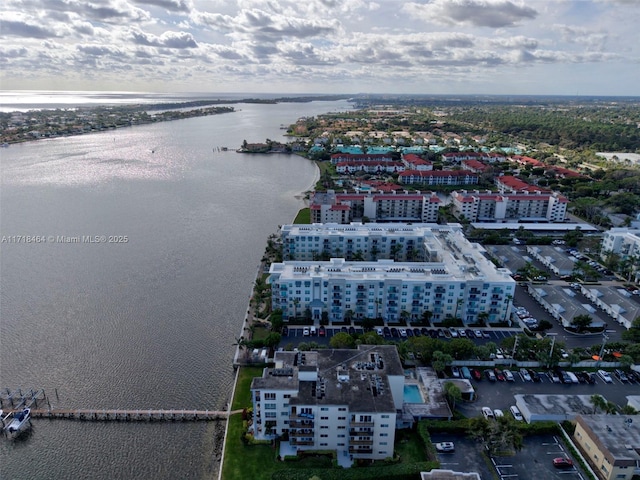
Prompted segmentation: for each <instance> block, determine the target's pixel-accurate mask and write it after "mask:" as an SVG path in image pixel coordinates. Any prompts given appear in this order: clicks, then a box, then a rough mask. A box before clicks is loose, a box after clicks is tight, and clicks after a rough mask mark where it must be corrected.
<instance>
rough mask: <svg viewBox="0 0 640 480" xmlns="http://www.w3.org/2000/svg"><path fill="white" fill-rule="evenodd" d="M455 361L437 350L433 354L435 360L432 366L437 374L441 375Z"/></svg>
mask: <svg viewBox="0 0 640 480" xmlns="http://www.w3.org/2000/svg"><path fill="white" fill-rule="evenodd" d="M452 361H453V358H452V357H451V355H449V354H447V353H444V352H441V351H440V350H437V351H435V352H433V360H432V361H431V365H432V366H433V369H434V370H435V371H436V373H438V374H440V373H442V372H444V369H445V368H446V367H447V365H449V364H450V363H451V362H452Z"/></svg>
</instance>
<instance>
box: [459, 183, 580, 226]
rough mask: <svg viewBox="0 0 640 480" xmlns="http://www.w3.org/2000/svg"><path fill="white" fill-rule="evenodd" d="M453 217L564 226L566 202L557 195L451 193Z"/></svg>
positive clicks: (476, 220)
mask: <svg viewBox="0 0 640 480" xmlns="http://www.w3.org/2000/svg"><path fill="white" fill-rule="evenodd" d="M451 203H452V205H453V211H454V213H455V214H456V215H464V217H465V218H466V219H467V220H469V221H471V222H500V223H502V222H513V221H527V222H554V223H555V222H564V219H565V217H566V214H567V205H568V203H569V201H568V200H567V198H566V197H564V196H562V195H559V194H557V193H539V192H535V193H529V192H524V193H519V194H514V193H511V194H498V193H493V192H490V191H487V192H480V191H478V190H475V191H473V192H468V191H466V192H453V193H452V194H451Z"/></svg>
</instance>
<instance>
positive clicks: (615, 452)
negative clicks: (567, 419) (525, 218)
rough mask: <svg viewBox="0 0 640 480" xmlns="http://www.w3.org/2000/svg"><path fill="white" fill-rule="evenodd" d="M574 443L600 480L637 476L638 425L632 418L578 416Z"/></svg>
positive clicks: (639, 458) (639, 463) (639, 471)
mask: <svg viewBox="0 0 640 480" xmlns="http://www.w3.org/2000/svg"><path fill="white" fill-rule="evenodd" d="M573 441H574V442H575V444H576V445H577V446H578V447H579V448H580V451H581V453H582V454H583V456H584V457H585V458H586V460H587V461H588V462H589V464H590V466H591V467H592V469H593V471H594V472H596V474H597V475H598V477H599V478H601V479H602V480H613V479H616V480H618V479H619V480H631V479H632V478H633V476H634V475H640V421H639V418H638V417H637V416H635V415H579V416H578V417H576V430H575V432H574V434H573Z"/></svg>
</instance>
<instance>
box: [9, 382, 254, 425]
mask: <svg viewBox="0 0 640 480" xmlns="http://www.w3.org/2000/svg"><path fill="white" fill-rule="evenodd" d="M57 396H58V392H57V390H56V398H57ZM0 407H4V412H3V416H2V418H1V419H0V420H1V421H2V425H3V426H4V424H6V423H7V420H9V419H10V418H11V417H12V416H13V414H14V413H16V412H19V411H21V410H22V409H23V408H25V407H29V408H30V409H31V418H48V419H52V420H53V419H66V420H85V421H117V422H167V421H169V422H197V421H216V420H225V419H227V417H228V416H229V415H232V414H234V413H240V412H242V410H235V411H228V410H187V409H184V410H176V409H170V410H154V409H135V410H134V409H109V408H107V409H104V408H102V409H98V408H93V409H87V408H58V407H52V406H51V403H50V402H49V400H48V399H47V397H46V394H45V393H44V390H28V391H24V392H23V391H22V390H16V391H11V390H9V389H5V390H4V391H0ZM7 407H9V408H7Z"/></svg>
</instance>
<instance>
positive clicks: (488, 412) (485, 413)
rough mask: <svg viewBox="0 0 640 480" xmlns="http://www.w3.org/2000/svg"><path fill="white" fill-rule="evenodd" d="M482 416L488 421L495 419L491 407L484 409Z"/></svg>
mask: <svg viewBox="0 0 640 480" xmlns="http://www.w3.org/2000/svg"><path fill="white" fill-rule="evenodd" d="M482 416H483V417H484V418H486V419H487V420H489V419H490V418H491V419H493V418H495V417H494V416H493V410H491V409H490V408H489V407H482Z"/></svg>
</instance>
